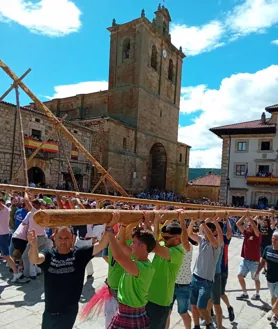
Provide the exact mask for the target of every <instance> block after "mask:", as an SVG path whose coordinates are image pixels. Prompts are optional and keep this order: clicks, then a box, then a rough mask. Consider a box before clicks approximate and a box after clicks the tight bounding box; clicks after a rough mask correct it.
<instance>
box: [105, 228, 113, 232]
mask: <svg viewBox="0 0 278 329" xmlns="http://www.w3.org/2000/svg"><path fill="white" fill-rule="evenodd" d="M106 232H110V233H114V229H113V227H106Z"/></svg>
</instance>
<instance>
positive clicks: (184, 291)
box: [170, 283, 191, 314]
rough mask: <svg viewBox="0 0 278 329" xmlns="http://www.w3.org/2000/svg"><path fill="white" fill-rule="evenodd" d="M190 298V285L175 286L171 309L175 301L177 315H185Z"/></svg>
mask: <svg viewBox="0 0 278 329" xmlns="http://www.w3.org/2000/svg"><path fill="white" fill-rule="evenodd" d="M190 298H191V285H190V284H178V283H176V284H175V290H174V298H173V303H172V304H171V306H170V307H171V309H172V308H173V306H174V303H175V301H176V300H177V303H178V313H179V314H185V313H187V312H188V309H189V306H190Z"/></svg>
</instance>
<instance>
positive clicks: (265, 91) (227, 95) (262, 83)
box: [179, 65, 278, 167]
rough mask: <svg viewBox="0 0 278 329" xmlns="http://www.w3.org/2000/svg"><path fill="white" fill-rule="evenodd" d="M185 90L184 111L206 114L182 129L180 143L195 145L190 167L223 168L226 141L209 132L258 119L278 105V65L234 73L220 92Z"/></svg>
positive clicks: (183, 98)
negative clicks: (222, 150) (273, 105)
mask: <svg viewBox="0 0 278 329" xmlns="http://www.w3.org/2000/svg"><path fill="white" fill-rule="evenodd" d="M182 90H183V92H184V93H183V94H182V98H181V112H182V113H188V112H189V113H194V111H198V110H200V109H201V110H202V111H203V112H202V113H201V115H199V116H198V117H197V118H196V119H195V120H194V123H193V124H191V125H189V126H185V127H181V126H180V128H179V140H180V141H181V142H184V143H186V144H189V145H191V146H192V153H191V157H190V165H191V166H198V165H201V166H202V167H212V163H214V164H215V165H217V167H220V166H221V143H222V141H221V139H219V138H218V137H217V136H216V135H214V134H213V133H212V132H210V131H209V129H210V128H213V127H217V126H221V125H225V124H231V123H236V122H243V121H248V120H257V119H259V118H260V116H261V113H262V112H263V111H264V108H265V107H266V106H268V105H272V104H276V103H277V90H278V65H272V66H269V67H267V68H265V69H263V70H260V71H257V72H255V73H254V74H250V73H239V74H234V75H232V76H230V77H228V78H225V79H223V80H222V82H221V84H220V87H219V89H207V88H205V87H204V85H199V86H196V87H187V88H183V89H182ZM187 105H188V108H186V106H187Z"/></svg>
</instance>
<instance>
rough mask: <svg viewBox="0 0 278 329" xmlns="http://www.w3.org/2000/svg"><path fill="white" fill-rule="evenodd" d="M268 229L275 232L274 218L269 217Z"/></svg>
mask: <svg viewBox="0 0 278 329" xmlns="http://www.w3.org/2000/svg"><path fill="white" fill-rule="evenodd" d="M270 228H271V229H272V230H275V220H274V216H270Z"/></svg>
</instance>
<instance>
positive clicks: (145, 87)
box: [30, 6, 190, 194]
mask: <svg viewBox="0 0 278 329" xmlns="http://www.w3.org/2000/svg"><path fill="white" fill-rule="evenodd" d="M170 22H171V17H170V14H169V12H168V10H167V9H166V8H164V7H163V6H162V7H161V6H159V7H158V10H157V11H156V12H155V18H154V20H153V22H150V21H149V20H148V19H147V18H146V17H145V12H144V10H143V11H142V13H141V17H139V18H138V19H135V20H133V21H131V22H128V23H125V24H117V22H116V20H113V23H112V26H111V27H109V28H108V31H109V32H110V63H109V86H108V90H106V91H100V92H95V93H90V94H82V95H75V96H72V97H67V98H62V99H53V100H51V101H48V102H45V104H46V105H47V106H48V108H49V109H50V110H51V111H52V112H53V113H54V114H55V115H56V116H57V117H63V116H64V115H65V114H67V120H70V121H71V122H75V123H76V124H78V125H80V126H83V127H86V128H88V129H90V130H91V131H93V137H92V145H91V152H92V154H93V155H94V156H95V157H96V159H97V160H98V161H99V162H100V163H101V164H102V166H103V167H104V168H105V169H107V170H108V169H109V172H110V174H111V175H112V176H113V177H114V178H115V180H116V181H117V182H118V183H119V184H120V185H121V186H122V187H123V188H124V189H125V190H126V191H128V192H130V193H135V192H139V191H142V190H145V189H147V188H158V189H161V190H164V189H166V190H173V191H175V192H177V193H179V194H183V193H184V192H185V189H186V186H187V183H188V166H189V153H190V146H188V145H186V144H183V143H179V142H178V125H179V108H180V93H181V76H182V64H183V59H184V58H185V55H184V54H183V52H182V49H181V48H180V49H177V48H176V47H175V46H174V45H173V44H172V43H171V36H170V33H169V25H170ZM30 107H31V108H32V109H33V110H39V109H37V108H36V106H35V104H30ZM93 169H94V168H93ZM93 169H92V170H93ZM98 179H99V175H98V174H97V173H96V172H93V173H92V185H93V184H94V183H95V182H97V180H98Z"/></svg>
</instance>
